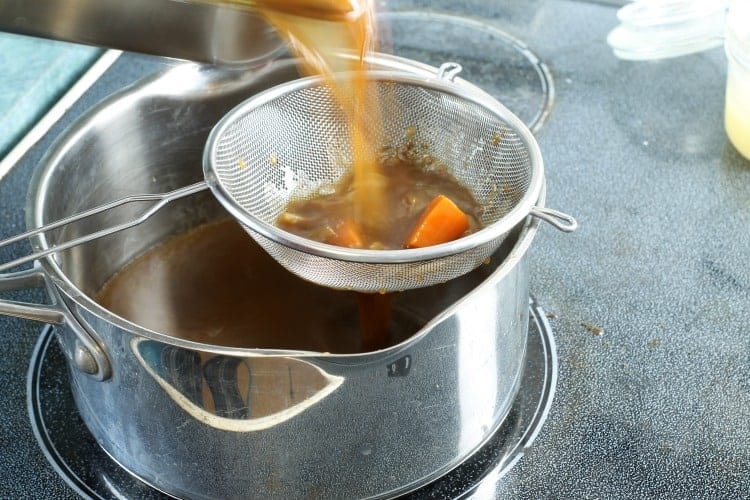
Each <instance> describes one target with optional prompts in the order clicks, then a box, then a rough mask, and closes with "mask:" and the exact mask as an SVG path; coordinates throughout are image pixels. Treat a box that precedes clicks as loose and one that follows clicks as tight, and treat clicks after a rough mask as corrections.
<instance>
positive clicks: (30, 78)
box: [0, 33, 102, 158]
mask: <svg viewBox="0 0 750 500" xmlns="http://www.w3.org/2000/svg"><path fill="white" fill-rule="evenodd" d="M101 52H102V50H101V49H98V48H94V47H88V46H83V45H76V44H71V43H63V42H56V41H51V40H43V39H40V38H32V37H26V36H20V35H13V34H9V33H0V158H2V157H4V156H5V155H6V154H7V153H8V152H9V151H10V150H11V148H13V146H14V145H15V144H16V143H17V142H18V141H19V140H20V139H21V137H23V135H24V134H25V133H26V132H27V131H28V130H29V129H30V128H31V127H33V126H34V123H36V121H37V120H38V119H39V118H41V117H42V116H43V115H44V113H45V112H46V111H47V110H48V109H49V108H50V107H51V106H52V105H53V104H54V103H55V101H57V99H59V98H60V96H62V95H63V94H64V93H65V91H67V90H68V89H69V88H70V86H71V85H72V84H73V83H75V81H76V79H77V78H78V77H79V76H80V75H81V73H83V72H84V71H85V70H86V69H87V68H88V67H89V66H90V65H91V64H92V63H93V62H94V60H96V58H97V57H98V56H99V55H100V54H101Z"/></svg>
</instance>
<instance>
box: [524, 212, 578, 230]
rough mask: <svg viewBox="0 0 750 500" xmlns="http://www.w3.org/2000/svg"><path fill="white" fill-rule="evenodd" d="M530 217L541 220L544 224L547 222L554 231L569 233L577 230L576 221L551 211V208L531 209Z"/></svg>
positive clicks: (569, 216) (568, 216)
mask: <svg viewBox="0 0 750 500" xmlns="http://www.w3.org/2000/svg"><path fill="white" fill-rule="evenodd" d="M531 215H533V216H534V217H536V218H538V219H542V220H543V221H545V222H549V223H550V224H552V225H553V226H554V227H555V228H556V229H559V230H560V231H562V232H564V233H570V232H572V231H575V230H576V229H578V221H576V220H575V219H574V218H573V217H572V216H571V215H568V214H564V213H562V212H559V211H557V210H552V209H551V208H539V207H532V208H531Z"/></svg>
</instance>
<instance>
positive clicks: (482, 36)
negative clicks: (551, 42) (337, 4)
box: [378, 10, 555, 133]
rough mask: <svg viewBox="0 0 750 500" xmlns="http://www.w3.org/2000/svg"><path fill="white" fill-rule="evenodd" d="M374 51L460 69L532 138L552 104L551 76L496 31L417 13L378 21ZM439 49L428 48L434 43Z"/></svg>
mask: <svg viewBox="0 0 750 500" xmlns="http://www.w3.org/2000/svg"><path fill="white" fill-rule="evenodd" d="M378 21H379V23H378V28H379V31H380V32H379V38H378V42H379V44H380V46H381V47H380V50H381V51H382V52H385V53H390V54H394V55H397V56H401V57H406V58H408V59H412V60H414V61H418V62H421V63H425V64H429V65H431V66H435V67H439V66H440V65H441V64H443V63H445V62H449V61H450V62H457V63H459V64H461V66H462V68H463V69H462V70H461V74H460V77H461V78H464V79H465V80H467V81H469V82H471V83H473V84H475V85H478V86H479V87H481V88H482V90H484V91H485V92H487V93H488V94H490V95H491V96H492V97H494V98H495V99H497V100H498V101H500V102H501V103H502V104H503V105H505V107H507V108H508V109H510V110H511V111H512V112H513V113H514V114H515V115H516V116H518V117H519V118H520V119H521V120H522V121H523V122H524V123H525V124H526V126H527V127H529V129H530V130H531V131H532V132H533V133H536V132H537V131H539V129H541V128H542V126H543V125H544V123H545V122H546V121H547V118H548V117H549V114H550V112H551V111H552V105H553V103H554V98H555V85H554V80H553V78H552V72H551V71H550V70H549V68H548V67H547V65H546V64H545V63H544V62H543V61H542V60H541V59H540V58H539V56H537V54H536V53H534V52H533V51H532V50H531V49H530V48H529V47H528V46H527V45H526V44H525V43H524V42H523V41H521V40H519V39H517V38H515V37H514V36H512V35H510V34H508V33H506V32H505V31H503V30H502V28H501V27H500V26H498V25H494V24H491V23H487V22H485V21H483V20H479V19H473V18H471V17H465V16H461V15H455V14H443V13H438V12H430V11H423V10H415V11H401V12H389V13H385V14H382V15H380V16H378ZM436 39H440V40H443V43H440V44H437V45H436V44H434V43H431V42H434V40H436Z"/></svg>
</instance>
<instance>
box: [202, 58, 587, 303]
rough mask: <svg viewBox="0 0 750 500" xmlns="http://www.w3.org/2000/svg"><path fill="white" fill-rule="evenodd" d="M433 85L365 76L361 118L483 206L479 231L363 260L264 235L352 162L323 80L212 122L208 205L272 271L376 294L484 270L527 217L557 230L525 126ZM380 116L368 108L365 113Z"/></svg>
mask: <svg viewBox="0 0 750 500" xmlns="http://www.w3.org/2000/svg"><path fill="white" fill-rule="evenodd" d="M458 71H460V66H458V65H456V64H453V63H446V64H445V65H443V67H441V71H440V74H439V75H438V77H437V78H432V79H428V78H424V77H418V76H414V75H410V74H406V73H394V72H371V73H369V75H368V78H369V80H370V84H371V85H370V86H369V87H368V88H369V90H368V91H369V92H370V93H371V95H370V96H368V97H370V98H369V99H368V100H367V102H368V103H369V105H370V106H372V109H369V110H368V109H365V110H364V112H365V114H366V115H370V114H371V115H373V116H375V115H376V114H378V115H379V116H381V119H382V130H381V131H380V139H379V140H380V145H381V146H383V147H389V148H393V149H397V148H398V147H399V146H400V145H402V144H403V143H404V141H405V138H406V136H407V135H408V132H407V131H409V130H410V129H411V130H413V129H416V131H417V132H416V137H415V142H416V143H417V144H418V145H419V147H420V148H421V149H423V150H424V151H428V152H429V153H430V154H431V155H432V156H433V157H434V158H436V159H438V160H439V161H440V162H441V163H442V164H444V165H445V166H446V167H447V168H448V170H449V171H450V172H451V173H452V174H453V175H454V176H455V177H456V178H457V179H458V180H459V182H461V183H462V184H463V185H465V186H466V187H468V188H469V190H471V192H472V193H473V195H474V197H475V198H476V200H477V201H479V202H480V203H481V204H482V205H483V206H484V213H483V216H482V223H483V225H484V228H483V229H482V230H480V231H478V232H476V233H473V234H471V235H468V236H466V237H463V238H460V239H458V240H456V241H452V242H449V243H444V244H441V245H436V246H432V247H427V248H421V249H404V250H367V249H350V248H343V247H338V246H333V245H328V244H325V243H319V242H316V241H312V240H308V239H305V238H302V237H300V236H297V235H294V234H291V233H289V232H286V231H284V230H281V229H279V228H278V227H276V226H275V225H274V223H275V221H276V220H277V218H278V217H279V215H280V214H281V213H282V212H283V210H284V208H285V206H286V205H287V203H288V202H289V201H290V200H291V199H299V198H310V197H312V196H315V195H316V194H318V193H319V192H320V190H321V188H324V187H325V186H331V185H334V184H335V183H336V182H337V181H338V180H339V179H340V178H341V176H342V175H344V174H345V172H346V171H347V169H348V168H349V165H350V164H351V156H350V149H351V148H350V144H349V137H350V129H349V125H348V121H347V120H346V119H345V116H344V113H343V112H342V108H341V106H340V104H339V101H337V100H336V97H335V96H334V95H333V93H332V92H331V90H330V89H329V87H328V86H326V84H325V82H324V81H323V79H322V78H319V77H311V78H304V79H300V80H296V81H293V82H289V83H286V84H282V85H280V86H277V87H275V88H273V89H271V90H269V91H266V92H264V93H261V94H258V95H256V96H255V97H252V98H250V99H249V100H247V101H245V102H244V103H242V104H241V105H239V106H238V107H236V108H235V109H234V110H232V111H231V112H230V113H228V114H227V115H226V116H225V117H224V118H223V119H222V120H221V122H219V124H217V126H216V127H215V128H214V130H213V132H212V133H211V135H210V137H209V140H208V143H207V145H206V149H205V155H204V173H205V177H206V181H207V182H208V184H209V187H210V188H211V190H212V191H213V193H214V195H215V196H216V198H217V199H218V200H219V201H220V202H221V203H222V204H223V205H224V207H225V208H226V209H227V210H229V212H230V213H231V214H232V215H234V216H235V217H236V218H237V220H238V221H239V222H240V223H242V225H243V226H244V227H245V229H246V230H247V231H248V232H249V233H250V235H251V236H252V237H253V238H254V239H255V240H256V241H257V242H258V243H259V244H260V245H261V246H262V247H263V248H264V249H265V250H266V251H267V252H268V253H269V254H270V255H271V256H272V257H273V258H274V259H276V261H278V262H279V263H280V264H281V265H283V266H284V267H285V268H287V269H288V270H289V271H291V272H293V273H295V274H297V275H298V276H300V277H302V278H304V279H307V280H309V281H312V282H314V283H318V284H320V285H323V286H327V287H331V288H338V289H347V290H356V291H361V292H377V291H380V292H383V291H396V290H405V289H410V288H418V287H423V286H428V285H432V284H436V283H440V282H444V281H447V280H450V279H453V278H455V277H457V276H460V275H462V274H465V273H467V272H469V271H471V270H472V269H474V268H476V267H477V266H479V265H480V264H482V263H483V262H484V261H486V260H487V259H488V258H489V257H490V256H491V255H492V253H493V252H494V251H495V250H496V249H497V248H498V246H499V245H500V244H501V243H502V241H503V239H504V237H505V236H506V235H507V233H508V232H509V231H510V230H511V229H512V228H513V227H514V226H515V225H516V224H518V223H519V222H520V221H521V220H523V219H524V218H525V217H527V216H528V215H529V214H534V215H537V216H539V217H542V218H544V219H545V220H548V221H550V222H552V223H553V224H554V225H555V226H556V227H558V228H560V229H563V230H573V229H575V221H574V220H573V219H572V218H570V217H569V216H566V215H564V214H560V213H559V212H555V211H552V210H546V209H537V208H535V207H534V206H533V204H534V202H536V200H537V199H538V197H539V193H540V190H541V188H542V184H543V175H544V174H543V164H542V157H541V154H540V152H539V147H538V146H537V143H536V141H535V140H534V138H533V136H532V135H531V133H530V132H529V130H528V129H527V128H526V127H525V125H524V124H523V123H522V122H521V121H520V120H519V119H518V118H517V117H516V116H514V115H513V114H512V113H511V112H510V111H509V110H507V109H506V108H505V107H504V106H502V105H501V104H500V103H498V102H497V101H496V100H494V99H492V98H491V97H490V96H489V95H487V94H485V93H484V92H481V91H479V90H478V89H476V88H473V87H471V86H466V85H462V86H459V85H457V84H456V83H454V82H453V81H452V79H453V77H454V76H455V74H456V73H458ZM375 106H379V108H378V109H377V110H376V109H375V108H374V107H375Z"/></svg>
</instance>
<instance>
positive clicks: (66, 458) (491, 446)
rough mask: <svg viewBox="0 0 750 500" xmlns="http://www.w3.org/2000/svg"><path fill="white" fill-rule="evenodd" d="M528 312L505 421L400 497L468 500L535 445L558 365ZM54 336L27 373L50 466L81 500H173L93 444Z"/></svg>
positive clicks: (31, 406)
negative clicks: (460, 458)
mask: <svg viewBox="0 0 750 500" xmlns="http://www.w3.org/2000/svg"><path fill="white" fill-rule="evenodd" d="M529 313H530V314H529V335H528V340H527V346H526V356H527V357H526V367H525V369H524V374H523V377H522V380H521V385H520V389H519V391H518V396H516V400H515V401H514V403H513V406H512V407H511V410H510V412H509V414H508V417H506V419H505V421H504V422H503V423H502V424H501V426H500V427H499V428H498V430H497V431H496V432H495V433H494V434H493V435H492V436H491V437H490V438H489V440H488V441H487V443H486V444H485V445H484V446H483V447H482V448H480V449H479V450H478V451H477V452H476V453H474V454H473V455H472V456H471V457H469V458H468V459H467V460H466V461H465V462H464V463H462V464H461V465H459V466H458V467H457V468H456V469H454V470H453V471H451V472H449V473H448V474H446V475H444V476H442V477H440V478H439V479H437V480H435V481H433V482H432V483H430V484H427V485H425V486H423V487H421V488H420V489H418V490H416V491H414V492H411V493H409V494H408V495H406V496H405V497H404V498H409V499H422V498H447V497H454V498H461V497H465V496H467V495H469V494H471V493H472V492H473V491H475V490H476V489H477V488H478V487H479V485H480V484H483V483H484V482H485V480H493V481H497V480H498V479H500V478H502V477H503V476H504V475H505V474H506V473H507V472H508V471H509V470H510V469H511V468H512V467H513V466H514V465H515V464H516V463H517V462H518V460H519V459H520V458H521V457H522V456H523V455H524V451H525V450H526V449H527V448H528V447H529V446H531V445H532V443H533V442H534V439H535V438H536V436H537V434H538V432H539V430H540V429H541V427H542V425H543V424H544V422H545V420H546V418H547V415H548V413H549V409H550V406H551V404H552V400H553V399H554V393H555V387H556V385H557V369H558V362H557V351H556V347H555V340H554V337H553V334H552V329H551V327H550V325H549V322H548V321H547V316H546V313H545V312H544V310H543V309H542V308H541V307H540V306H539V305H538V304H537V303H536V301H535V300H533V299H532V300H531V301H530V304H529ZM54 338H55V335H54V328H53V327H52V326H50V325H47V326H45V327H44V328H43V329H42V332H41V334H40V336H39V339H38V340H37V343H36V346H35V348H34V352H33V354H32V358H31V363H30V365H29V370H28V374H27V404H28V411H29V418H30V420H31V425H32V430H33V432H34V436H35V437H36V439H37V443H38V444H39V446H40V448H41V449H42V452H43V453H44V455H45V457H46V458H47V460H48V461H49V463H50V464H51V465H52V467H53V468H54V469H55V470H56V471H57V473H58V474H59V475H60V477H61V478H62V479H63V480H64V481H65V482H66V483H67V484H68V485H69V486H70V487H71V488H72V489H73V490H74V491H75V492H76V493H78V494H79V495H80V496H82V497H83V498H88V499H103V498H111V497H117V498H139V499H165V498H170V497H168V496H167V495H165V494H164V493H162V492H160V491H158V490H156V489H154V488H152V487H151V486H149V485H147V484H146V483H144V482H142V481H141V480H139V479H138V478H137V477H135V476H134V475H132V474H130V473H129V472H128V471H127V470H125V469H124V468H122V467H121V466H120V465H119V464H118V463H117V462H115V461H114V460H113V459H112V458H111V457H110V456H109V455H108V454H107V453H106V452H105V451H104V450H103V449H102V448H101V447H99V446H98V445H97V443H96V441H95V440H94V438H93V437H92V436H91V434H90V433H89V432H88V429H87V428H86V426H85V425H84V423H83V421H82V420H81V419H80V417H79V415H78V411H77V409H76V406H75V402H74V401H73V395H72V393H71V391H70V387H69V378H68V370H67V364H66V362H65V357H64V354H63V353H62V351H61V350H60V348H59V346H58V344H57V343H56V342H54Z"/></svg>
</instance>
